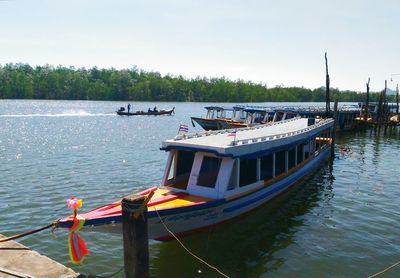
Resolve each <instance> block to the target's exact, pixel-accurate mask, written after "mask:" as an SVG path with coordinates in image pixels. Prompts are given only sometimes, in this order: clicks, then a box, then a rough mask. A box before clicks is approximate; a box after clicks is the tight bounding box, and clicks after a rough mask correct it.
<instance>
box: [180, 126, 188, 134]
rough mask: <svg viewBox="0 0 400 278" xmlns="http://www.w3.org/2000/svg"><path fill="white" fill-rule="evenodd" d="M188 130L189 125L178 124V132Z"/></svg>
mask: <svg viewBox="0 0 400 278" xmlns="http://www.w3.org/2000/svg"><path fill="white" fill-rule="evenodd" d="M188 131H189V127H188V125H187V124H181V125H180V126H179V132H185V133H187V132H188Z"/></svg>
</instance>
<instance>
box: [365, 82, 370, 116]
mask: <svg viewBox="0 0 400 278" xmlns="http://www.w3.org/2000/svg"><path fill="white" fill-rule="evenodd" d="M369 81H370V77H368V82H367V99H366V100H365V114H364V121H365V123H368V116H369Z"/></svg>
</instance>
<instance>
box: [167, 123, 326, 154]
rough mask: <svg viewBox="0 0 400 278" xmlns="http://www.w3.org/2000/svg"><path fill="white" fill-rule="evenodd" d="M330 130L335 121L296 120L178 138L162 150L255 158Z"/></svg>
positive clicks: (170, 141)
mask: <svg viewBox="0 0 400 278" xmlns="http://www.w3.org/2000/svg"><path fill="white" fill-rule="evenodd" d="M328 126H333V119H320V120H319V121H318V122H316V123H314V124H313V122H312V119H307V118H300V117H296V118H292V119H289V120H284V121H279V122H274V123H268V124H265V125H259V126H255V127H249V128H240V129H228V130H218V131H207V132H202V133H195V134H189V135H178V136H176V137H175V138H174V139H170V140H165V141H163V142H162V144H161V150H165V151H170V150H173V149H178V150H190V151H203V152H210V153H214V154H216V155H217V156H223V157H243V156H252V155H255V154H257V153H259V152H268V151H271V152H272V151H275V150H278V149H283V148H289V147H290V146H291V145H294V144H300V143H301V142H304V141H307V140H309V138H310V137H312V136H314V135H315V134H317V133H319V132H320V131H321V130H323V129H325V128H327V127H328ZM234 132H236V136H234V135H233V134H232V133H234ZM230 135H232V136H230Z"/></svg>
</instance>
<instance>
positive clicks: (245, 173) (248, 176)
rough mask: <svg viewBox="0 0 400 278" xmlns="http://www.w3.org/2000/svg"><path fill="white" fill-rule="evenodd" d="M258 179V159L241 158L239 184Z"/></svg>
mask: <svg viewBox="0 0 400 278" xmlns="http://www.w3.org/2000/svg"><path fill="white" fill-rule="evenodd" d="M256 181H257V159H240V179H239V186H245V185H248V184H251V183H254V182H256Z"/></svg>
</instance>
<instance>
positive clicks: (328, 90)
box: [325, 52, 331, 118]
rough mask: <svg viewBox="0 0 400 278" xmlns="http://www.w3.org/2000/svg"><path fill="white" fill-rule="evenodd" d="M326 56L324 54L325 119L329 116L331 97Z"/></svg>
mask: <svg viewBox="0 0 400 278" xmlns="http://www.w3.org/2000/svg"><path fill="white" fill-rule="evenodd" d="M327 55H328V54H327V53H326V52H325V70H326V80H325V81H326V94H325V118H329V117H330V116H331V97H330V88H329V87H330V79H329V72H328V56H327Z"/></svg>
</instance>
